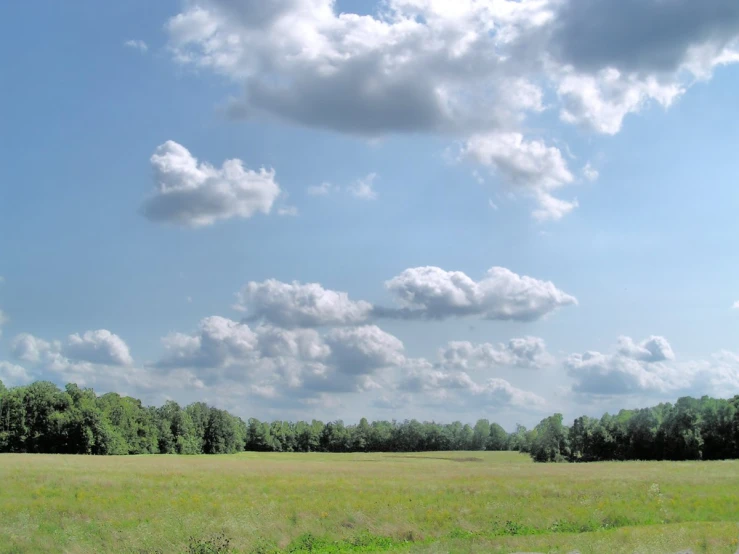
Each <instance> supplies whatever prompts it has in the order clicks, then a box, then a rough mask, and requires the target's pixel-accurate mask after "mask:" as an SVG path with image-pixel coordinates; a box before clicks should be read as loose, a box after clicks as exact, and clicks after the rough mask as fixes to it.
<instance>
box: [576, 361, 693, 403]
mask: <svg viewBox="0 0 739 554" xmlns="http://www.w3.org/2000/svg"><path fill="white" fill-rule="evenodd" d="M564 366H565V368H566V369H567V371H568V373H569V375H570V376H571V377H573V378H574V379H575V385H574V387H573V390H574V391H575V392H579V393H585V394H596V395H620V394H637V393H645V392H652V393H654V392H661V393H664V392H668V391H671V390H676V389H680V388H684V387H687V386H688V385H689V375H686V374H681V372H679V371H677V370H675V369H673V368H671V367H668V366H665V365H663V364H651V363H649V362H643V361H639V360H636V359H634V358H630V357H627V356H622V355H618V354H616V355H614V354H601V353H600V352H585V353H584V354H572V355H571V356H569V357H568V358H567V360H566V361H565V363H564Z"/></svg>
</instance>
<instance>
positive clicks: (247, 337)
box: [159, 316, 258, 368]
mask: <svg viewBox="0 0 739 554" xmlns="http://www.w3.org/2000/svg"><path fill="white" fill-rule="evenodd" d="M257 342H258V341H257V335H256V334H255V333H254V332H253V331H252V330H251V328H250V327H249V326H248V325H246V324H242V323H238V322H236V321H232V320H230V319H227V318H225V317H220V316H211V317H206V318H205V319H203V320H202V321H201V322H200V328H199V329H198V332H197V334H195V335H185V334H182V333H172V334H170V335H168V336H167V337H165V338H164V339H162V343H163V344H164V347H165V349H166V350H167V353H168V354H167V356H166V357H165V358H164V359H163V360H162V361H161V362H159V365H160V366H161V367H185V368H187V367H202V368H223V367H227V366H230V365H233V364H234V363H243V362H245V361H248V360H254V359H256V357H257V356H258V348H257Z"/></svg>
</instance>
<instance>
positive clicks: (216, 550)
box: [187, 533, 231, 554]
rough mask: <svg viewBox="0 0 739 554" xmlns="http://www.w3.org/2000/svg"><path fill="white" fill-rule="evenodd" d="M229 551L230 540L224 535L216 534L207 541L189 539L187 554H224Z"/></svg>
mask: <svg viewBox="0 0 739 554" xmlns="http://www.w3.org/2000/svg"><path fill="white" fill-rule="evenodd" d="M230 551H231V539H229V538H228V537H227V536H226V535H225V533H217V534H216V535H213V536H212V537H209V538H207V539H196V538H194V537H191V538H190V542H189V544H188V547H187V554H225V553H227V552H230Z"/></svg>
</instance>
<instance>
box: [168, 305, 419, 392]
mask: <svg viewBox="0 0 739 554" xmlns="http://www.w3.org/2000/svg"><path fill="white" fill-rule="evenodd" d="M162 342H163V344H164V346H165V349H166V351H167V353H166V355H165V357H164V358H163V359H162V360H161V361H160V362H159V363H158V364H157V367H158V368H160V370H164V371H167V370H171V369H179V370H189V371H191V372H192V375H193V378H197V379H199V380H201V381H203V382H205V383H207V384H208V386H216V385H219V384H221V385H222V384H227V383H232V384H234V385H239V386H242V385H243V386H247V387H250V388H252V389H253V391H257V392H258V393H259V396H262V397H264V395H265V394H269V395H271V396H273V397H277V396H280V397H282V396H285V395H288V396H293V397H295V396H297V397H303V398H304V397H308V396H311V395H315V394H321V393H325V392H356V391H360V390H372V389H377V388H381V387H382V385H381V384H380V382H379V381H378V380H377V379H376V377H377V375H378V372H380V371H382V370H384V369H386V368H392V367H399V366H400V365H402V364H403V363H404V361H405V357H404V355H403V343H402V342H400V341H399V340H398V339H397V338H396V337H394V336H392V335H390V334H388V333H386V332H384V331H382V330H381V329H379V328H378V327H375V326H372V325H371V326H364V327H351V328H341V329H332V330H330V331H328V332H327V333H326V334H325V335H324V336H321V335H320V334H319V333H318V332H317V331H316V330H314V329H283V328H279V327H273V326H271V325H260V326H258V327H256V328H255V329H251V328H250V327H249V326H248V325H247V324H245V323H238V322H236V321H232V320H229V319H226V318H222V317H218V316H212V317H208V318H205V319H204V320H203V321H202V322H201V324H200V328H199V330H198V331H197V332H196V333H195V334H193V335H186V334H182V333H174V334H171V335H169V336H168V337H165V338H164V339H163V341H162Z"/></svg>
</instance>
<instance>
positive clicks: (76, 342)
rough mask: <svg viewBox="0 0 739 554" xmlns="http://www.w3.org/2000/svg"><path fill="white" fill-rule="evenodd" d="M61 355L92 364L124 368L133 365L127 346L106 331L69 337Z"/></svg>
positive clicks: (101, 330)
mask: <svg viewBox="0 0 739 554" xmlns="http://www.w3.org/2000/svg"><path fill="white" fill-rule="evenodd" d="M63 353H64V355H65V356H67V357H68V358H70V359H72V360H78V361H84V362H90V363H93V364H102V365H113V366H116V365H117V366H126V365H131V364H132V363H133V358H131V353H130V352H129V350H128V345H127V344H126V343H125V342H124V341H123V339H121V338H120V337H119V336H118V335H115V334H113V333H111V332H110V331H108V330H106V329H99V330H97V331H87V332H86V333H84V334H83V335H82V336H80V335H79V334H75V335H70V336H69V338H68V339H67V344H66V345H65V346H64V349H63Z"/></svg>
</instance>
